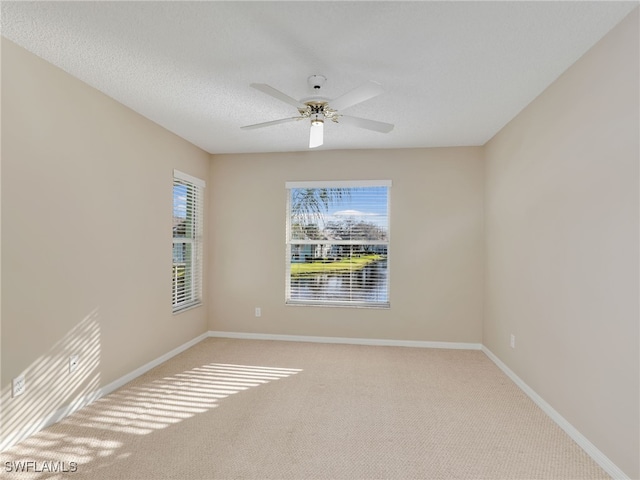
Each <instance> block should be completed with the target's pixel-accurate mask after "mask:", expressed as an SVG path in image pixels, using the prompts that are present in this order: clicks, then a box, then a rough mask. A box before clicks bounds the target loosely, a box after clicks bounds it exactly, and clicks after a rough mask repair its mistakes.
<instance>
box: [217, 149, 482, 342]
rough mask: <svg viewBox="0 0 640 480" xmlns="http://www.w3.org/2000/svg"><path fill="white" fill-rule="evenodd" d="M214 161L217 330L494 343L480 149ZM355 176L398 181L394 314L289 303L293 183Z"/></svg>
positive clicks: (393, 198)
mask: <svg viewBox="0 0 640 480" xmlns="http://www.w3.org/2000/svg"><path fill="white" fill-rule="evenodd" d="M212 158H213V159H212V164H211V175H210V177H209V183H210V185H211V194H212V200H211V208H210V210H209V216H208V219H209V222H210V226H211V245H212V254H211V258H212V263H211V265H210V277H209V278H210V290H209V295H210V318H209V326H210V328H211V329H212V330H222V331H233V332H259V333H271V334H289V335H316V336H330V337H354V338H382V339H396V340H424V341H448V342H474V343H480V342H481V341H482V336H481V332H482V302H483V299H482V297H483V277H484V271H483V268H484V267H483V248H484V243H483V242H484V232H483V225H482V215H483V195H484V193H483V182H484V179H483V171H484V170H483V163H482V158H481V149H480V148H479V147H475V148H443V149H415V150H413V149H407V150H372V151H353V150H351V151H325V152H321V151H317V152H305V153H283V154H263V155H260V154H250V155H214V156H213V157H212ZM355 179H364V180H367V179H374V180H381V179H382V180H387V179H388V180H391V181H392V182H393V186H392V187H391V191H390V204H391V207H390V210H391V211H390V214H391V219H390V222H391V244H390V263H389V269H390V278H391V286H390V301H391V309H389V310H376V309H354V308H333V307H301V306H285V304H284V297H285V243H284V242H285V207H286V192H285V182H286V181H288V180H355ZM254 307H261V308H262V316H261V317H260V318H256V317H255V316H254Z"/></svg>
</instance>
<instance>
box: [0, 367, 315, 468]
mask: <svg viewBox="0 0 640 480" xmlns="http://www.w3.org/2000/svg"><path fill="white" fill-rule="evenodd" d="M157 368H162V366H159V367H157ZM156 371H157V370H156ZM301 371H302V370H301V369H293V368H274V367H263V366H251V365H236V364H222V363H209V364H204V365H201V366H198V367H194V368H191V369H189V370H185V371H182V372H178V373H175V374H173V375H170V376H165V377H162V378H157V373H156V374H154V370H151V371H150V372H148V373H147V374H144V375H142V376H141V377H138V378H137V379H135V380H133V381H132V382H130V383H128V384H127V385H125V386H123V387H122V388H120V389H118V390H116V391H115V392H113V393H111V394H109V395H107V396H105V397H103V398H101V399H98V400H96V401H94V402H93V403H92V404H90V405H88V406H86V407H84V408H83V409H81V410H79V411H77V412H75V413H73V414H72V415H70V416H69V417H67V418H65V419H64V420H62V421H61V422H59V423H58V424H56V425H53V426H52V427H51V428H48V429H45V430H43V431H41V432H39V433H37V434H35V435H33V436H32V437H30V438H28V439H26V440H24V441H22V442H21V443H19V444H18V445H15V446H14V447H12V448H10V449H9V450H7V451H6V452H4V453H3V454H1V455H0V460H1V465H2V466H6V465H7V463H6V462H9V465H10V466H15V465H18V464H19V462H25V461H32V462H34V465H36V467H37V466H38V465H40V467H41V466H42V465H43V464H44V462H50V461H51V460H52V459H58V460H59V461H62V462H66V463H65V465H67V466H69V465H72V464H73V465H76V466H77V470H78V473H81V472H82V473H84V474H89V475H90V472H91V471H93V470H95V469H103V468H107V467H109V465H112V464H113V463H115V462H117V461H118V460H120V459H125V458H127V457H129V456H130V455H131V452H132V451H134V450H135V445H136V438H137V437H138V438H139V436H141V435H149V434H153V433H154V432H155V431H158V430H161V429H165V428H170V427H171V426H172V425H175V424H177V423H179V422H182V421H184V420H186V419H189V418H192V417H194V416H196V415H198V414H203V413H206V412H208V411H210V410H211V409H214V408H217V407H221V406H223V405H224V401H225V399H230V397H232V396H233V395H235V394H238V393H241V392H243V391H247V390H249V389H251V388H254V387H259V386H261V385H266V384H268V383H270V382H273V381H275V380H280V379H284V378H287V377H290V376H292V375H295V374H297V373H300V372H301ZM227 401H228V400H227ZM79 432H82V434H79ZM22 464H24V463H22ZM50 475H51V474H50V473H49V472H42V471H40V472H38V471H34V469H32V470H31V471H30V472H20V478H21V479H25V480H27V479H39V478H44V477H47V478H49V476H50Z"/></svg>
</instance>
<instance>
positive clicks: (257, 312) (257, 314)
mask: <svg viewBox="0 0 640 480" xmlns="http://www.w3.org/2000/svg"><path fill="white" fill-rule="evenodd" d="M260 316H262V309H261V308H260V307H256V317H260Z"/></svg>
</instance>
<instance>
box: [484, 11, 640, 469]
mask: <svg viewBox="0 0 640 480" xmlns="http://www.w3.org/2000/svg"><path fill="white" fill-rule="evenodd" d="M638 40H639V39H638V10H637V9H636V10H635V12H633V13H632V14H631V15H630V16H629V17H628V18H627V19H625V20H624V21H623V22H622V24H620V25H619V26H618V27H616V28H615V29H614V30H613V31H612V32H611V33H609V34H608V35H607V36H606V37H605V38H604V39H603V40H602V41H601V42H600V43H598V44H597V45H596V46H595V47H594V48H593V49H592V50H591V51H589V52H588V53H587V54H586V55H585V56H584V57H583V58H582V59H581V60H580V61H578V62H577V63H576V64H574V65H573V66H572V67H571V68H570V69H569V70H568V71H567V72H566V73H565V74H564V75H562V77H560V78H559V79H558V80H557V81H556V82H555V83H554V84H553V85H552V86H551V87H550V88H548V89H547V90H546V91H545V92H544V93H543V94H542V95H540V97H539V98H537V99H536V100H535V101H534V102H533V103H531V104H530V105H529V106H528V107H527V108H526V109H525V110H524V111H523V112H521V114H520V115H518V116H517V117H516V118H515V119H514V120H513V121H512V122H510V123H509V125H507V126H506V127H505V128H504V129H503V130H502V131H501V132H500V133H499V134H498V135H497V136H496V137H495V138H494V139H492V140H491V141H490V142H489V143H488V144H487V145H486V166H487V169H486V217H485V221H486V229H487V254H486V258H487V280H486V310H485V320H484V337H483V342H484V344H485V345H486V346H487V347H488V348H489V349H490V350H491V351H493V352H494V353H495V354H496V355H497V356H498V357H499V358H500V359H502V360H503V361H504V362H505V363H506V364H507V365H508V366H509V367H510V368H511V369H512V370H513V371H514V372H515V373H516V374H517V375H518V376H519V377H520V378H522V379H523V380H524V381H525V382H526V383H527V384H528V385H529V386H531V387H532V388H533V389H534V390H535V391H536V392H537V393H538V394H540V395H541V396H542V397H543V398H544V399H545V400H546V401H547V402H548V403H549V404H551V406H552V407H553V408H554V409H556V410H557V411H558V412H559V413H560V414H561V415H562V416H563V417H564V418H566V419H567V420H568V421H569V422H570V423H571V424H572V425H573V426H574V427H576V428H577V429H578V430H579V431H580V432H581V433H582V434H583V435H584V436H586V437H587V438H588V439H589V440H590V441H591V442H592V443H593V444H594V445H595V446H596V447H597V448H598V449H600V450H601V451H602V452H603V453H604V454H605V455H607V456H608V457H609V458H610V459H611V460H612V461H613V462H614V463H615V464H616V465H617V466H618V467H620V468H621V469H622V470H623V471H624V472H625V473H626V474H627V475H628V476H630V477H631V478H639V477H640V465H639V459H638V452H639V451H640V442H639V438H638V433H639V432H638V426H639V425H640V418H639V405H640V398H639V396H638V395H639V390H640V385H639V379H640V371H639V359H640V352H639V350H638V339H639V329H638V324H639V311H638V288H639V282H638V266H639V235H638V233H639V209H638V201H639V178H638V174H639V171H638V170H639V169H638V164H639V163H638V161H639V158H640V155H639V154H640V147H639V144H638V142H639V140H638V139H639V131H640V130H639V129H640V122H639V120H638V117H639V113H638V106H639V105H640V103H639V98H638V89H639V85H640V78H639V74H638V69H639V67H638V62H639V53H640V52H639V49H638V44H639V41H638ZM510 334H514V335H516V348H515V349H511V348H510V347H509V335H510Z"/></svg>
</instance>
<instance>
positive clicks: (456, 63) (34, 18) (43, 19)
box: [1, 1, 638, 153]
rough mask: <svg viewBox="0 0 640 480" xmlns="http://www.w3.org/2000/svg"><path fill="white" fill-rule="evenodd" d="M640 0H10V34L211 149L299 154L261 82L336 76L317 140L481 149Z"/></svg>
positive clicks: (335, 144) (302, 139)
mask: <svg viewBox="0 0 640 480" xmlns="http://www.w3.org/2000/svg"><path fill="white" fill-rule="evenodd" d="M637 5H638V2H637V1H635V2H613V1H611V2H609V1H600V2H566V1H560V2H401V1H391V2H346V1H332V2H324V1H301V2H268V1H262V2H151V1H149V2H5V1H3V2H2V3H1V8H2V12H1V13H2V35H3V36H5V37H6V38H8V39H10V40H12V41H14V42H15V43H17V44H19V45H21V46H23V47H24V48H26V49H27V50H29V51H31V52H33V53H35V54H36V55H39V56H41V57H42V58H44V59H46V60H47V61H49V62H51V63H53V64H55V65H57V66H59V67H60V68H62V69H63V70H65V71H67V72H69V73H70V74H71V75H73V76H75V77H77V78H79V79H81V80H83V81H84V82H86V83H88V84H90V85H92V86H94V87H95V88H97V89H99V90H101V91H103V92H104V93H106V94H107V95H109V96H111V97H113V98H114V99H116V100H118V101H119V102H121V103H123V104H124V105H127V106H128V107H130V108H132V109H133V110H135V111H137V112H139V113H140V114H142V115H144V116H145V117H148V118H149V119H151V120H153V121H154V122H156V123H158V124H160V125H162V126H164V127H165V128H167V129H168V130H170V131H172V132H174V133H176V134H177V135H179V136H181V137H183V138H185V139H187V140H188V141H190V142H192V143H194V144H195V145H198V146H199V147H201V148H203V149H204V150H206V151H208V152H210V153H233V152H283V151H300V150H306V149H307V147H308V131H309V124H308V123H307V122H306V121H305V122H293V123H287V124H281V125H275V126H271V127H267V128H263V129H256V130H241V129H240V127H241V126H243V125H247V124H252V123H258V122H265V121H269V120H275V119H280V118H284V117H291V116H295V115H297V112H296V110H295V108H294V107H292V106H291V105H287V104H286V103H283V102H281V101H278V100H276V99H274V98H272V97H269V96H267V95H265V94H264V93H262V92H259V91H257V90H255V89H253V88H250V87H249V84H250V83H266V84H269V85H271V86H272V87H274V88H276V89H278V90H280V91H282V92H284V93H286V94H288V95H290V96H291V97H294V98H296V99H300V98H303V97H307V96H310V95H312V94H313V92H312V90H311V89H310V88H309V86H308V85H307V77H309V76H310V75H312V74H322V75H324V76H326V77H327V79H328V80H327V83H326V84H325V86H324V87H323V89H322V95H323V96H325V97H328V98H335V97H338V96H340V95H341V94H343V93H345V92H347V91H349V90H352V89H353V88H355V87H357V86H359V85H361V84H363V83H365V82H366V81H368V80H374V81H377V82H379V83H381V84H382V85H383V86H384V88H385V92H384V93H383V94H382V95H380V96H378V97H375V98H373V99H370V100H368V101H366V102H363V103H360V104H358V105H355V106H353V107H352V108H349V109H348V110H346V111H345V112H344V113H345V114H349V115H353V116H357V117H365V118H371V119H374V120H379V121H383V122H387V123H393V124H395V128H394V130H393V131H392V132H390V133H387V134H383V133H377V132H372V131H368V130H363V129H360V128H356V127H354V126H352V125H345V124H333V123H332V122H328V123H327V125H326V127H325V142H324V145H323V146H322V147H319V149H325V150H326V149H351V148H408V147H432V146H460V145H482V144H484V143H485V142H486V141H488V140H489V139H490V138H491V137H492V136H493V135H494V134H495V133H496V132H498V131H499V130H500V129H501V128H502V127H503V126H504V125H505V124H506V123H507V122H508V121H509V120H511V119H512V118H513V117H514V116H515V115H516V114H517V113H518V112H519V111H521V110H522V109H523V108H524V107H525V106H526V105H527V104H528V103H529V102H531V101H532V100H533V99H534V98H535V97H536V96H537V95H539V94H540V93H541V92H542V91H543V90H544V89H545V88H546V87H547V86H548V85H549V84H550V83H552V82H553V81H554V80H555V79H556V78H557V77H558V76H559V75H561V74H562V72H564V71H565V70H566V69H567V68H568V67H569V66H570V65H571V64H572V63H574V62H575V61H576V60H577V59H578V58H579V57H580V56H581V55H583V54H584V53H585V52H586V51H587V50H588V49H589V48H590V47H591V46H593V45H594V44H595V43H596V42H597V41H598V40H599V39H600V38H602V36H603V35H604V34H606V33H607V32H608V31H609V30H611V28H613V27H614V26H615V25H616V24H617V23H618V22H619V21H620V20H622V18H624V16H626V15H627V14H628V13H629V12H630V11H631V10H632V9H633V8H635V7H637Z"/></svg>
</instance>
